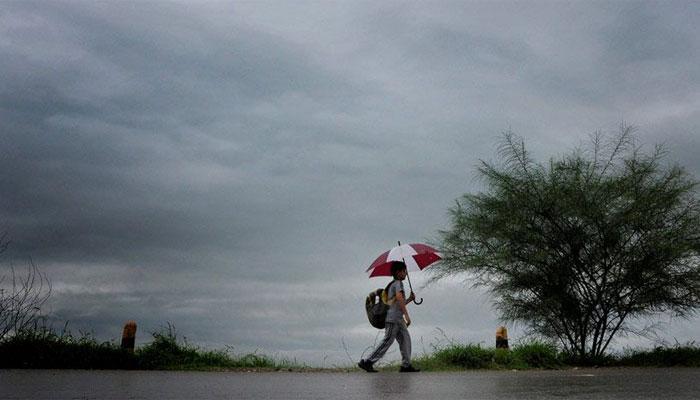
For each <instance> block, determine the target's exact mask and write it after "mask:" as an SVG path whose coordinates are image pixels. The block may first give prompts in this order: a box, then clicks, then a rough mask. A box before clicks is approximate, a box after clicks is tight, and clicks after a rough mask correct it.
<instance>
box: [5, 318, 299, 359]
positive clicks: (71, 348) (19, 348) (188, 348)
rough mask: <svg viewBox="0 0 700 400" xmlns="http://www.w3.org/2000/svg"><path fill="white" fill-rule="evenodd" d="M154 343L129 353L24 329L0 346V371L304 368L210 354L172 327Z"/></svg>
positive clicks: (69, 336) (114, 346)
mask: <svg viewBox="0 0 700 400" xmlns="http://www.w3.org/2000/svg"><path fill="white" fill-rule="evenodd" d="M152 335H153V340H152V341H151V342H150V343H148V344H146V345H145V346H142V347H140V348H137V349H136V351H135V352H133V353H132V352H128V351H126V350H124V349H122V348H121V346H119V345H118V344H116V343H114V342H98V341H97V340H96V339H95V338H94V337H93V336H91V335H89V334H81V335H80V336H74V335H72V334H71V333H70V332H67V331H64V332H62V333H60V334H59V333H56V332H55V331H54V330H52V329H47V328H41V329H34V330H29V331H23V332H20V333H17V334H15V335H13V336H12V337H10V338H7V339H5V340H3V341H2V342H0V368H57V369H60V368H72V369H146V370H149V369H152V370H213V369H241V368H253V369H271V370H279V369H295V370H299V369H305V368H306V366H305V365H299V364H296V363H292V362H290V361H287V360H281V361H278V360H275V359H273V358H271V357H269V356H265V355H262V354H257V353H248V354H243V355H235V354H232V352H230V351H229V350H206V349H202V348H199V347H197V346H193V345H191V344H188V343H187V342H186V341H184V340H178V338H177V335H176V333H175V331H174V329H172V327H171V326H169V327H168V328H167V329H163V330H161V331H160V332H155V333H153V334H152Z"/></svg>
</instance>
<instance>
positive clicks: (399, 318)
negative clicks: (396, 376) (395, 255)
mask: <svg viewBox="0 0 700 400" xmlns="http://www.w3.org/2000/svg"><path fill="white" fill-rule="evenodd" d="M391 275H392V276H393V278H394V280H393V281H391V283H390V284H389V286H387V289H386V292H387V296H386V297H387V299H388V301H387V304H390V306H389V310H388V311H387V314H386V325H385V327H384V339H382V342H381V343H380V344H379V346H377V348H375V349H374V351H372V353H371V354H370V356H369V357H368V358H367V359H361V360H360V362H359V363H358V364H357V366H358V367H360V368H362V369H364V370H365V371H367V372H377V370H376V369H374V363H376V362H377V361H379V359H381V358H382V357H383V356H384V354H386V352H387V351H388V350H389V347H391V345H392V344H393V343H394V340H396V341H397V342H399V350H400V351H401V368H400V369H399V372H419V371H420V370H419V369H417V368H414V367H413V365H411V335H409V333H408V326H409V325H411V317H410V316H409V315H408V309H407V308H406V305H407V304H409V303H410V302H412V301H414V300H415V298H416V296H415V294H413V293H411V295H410V296H408V298H406V296H405V292H404V289H403V280H404V279H406V276H407V275H408V271H407V269H406V264H405V263H404V262H401V261H393V262H392V264H391Z"/></svg>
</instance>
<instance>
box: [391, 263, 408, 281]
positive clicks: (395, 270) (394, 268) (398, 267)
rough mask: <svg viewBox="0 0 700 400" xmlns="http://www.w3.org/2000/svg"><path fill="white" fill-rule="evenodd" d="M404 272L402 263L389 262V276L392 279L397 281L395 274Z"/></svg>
mask: <svg viewBox="0 0 700 400" xmlns="http://www.w3.org/2000/svg"><path fill="white" fill-rule="evenodd" d="M405 270H406V263H404V262H403V261H392V262H391V276H393V277H394V279H399V278H397V277H396V274H398V273H399V271H405Z"/></svg>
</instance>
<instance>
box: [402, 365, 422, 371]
mask: <svg viewBox="0 0 700 400" xmlns="http://www.w3.org/2000/svg"><path fill="white" fill-rule="evenodd" d="M399 372H420V370H419V369H418V368H413V365H409V366H408V367H403V366H402V367H401V369H399Z"/></svg>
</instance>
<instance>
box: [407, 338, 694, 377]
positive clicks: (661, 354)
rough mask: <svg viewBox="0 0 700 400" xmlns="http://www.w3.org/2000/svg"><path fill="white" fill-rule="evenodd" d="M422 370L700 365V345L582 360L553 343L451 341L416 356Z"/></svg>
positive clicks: (627, 351) (644, 350)
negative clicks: (501, 346) (510, 344)
mask: <svg viewBox="0 0 700 400" xmlns="http://www.w3.org/2000/svg"><path fill="white" fill-rule="evenodd" d="M415 363H416V365H418V366H420V367H421V368H422V369H423V370H425V371H455V370H457V371H459V370H465V369H496V370H499V369H503V370H527V369H567V368H574V367H581V366H585V367H592V366H595V367H700V347H698V346H696V345H695V344H694V343H689V344H686V345H680V344H679V345H676V346H673V347H657V348H654V349H651V350H650V349H628V350H625V351H623V352H622V353H618V354H610V355H608V356H606V357H604V358H601V359H599V360H595V361H588V362H585V363H581V362H578V361H576V360H574V359H572V358H571V357H570V356H569V355H567V354H566V353H563V352H561V351H559V350H558V349H557V348H556V347H555V346H553V345H551V344H547V343H544V342H538V341H533V342H529V343H524V344H519V345H515V346H514V347H512V348H511V349H510V350H504V349H495V348H483V347H481V346H480V345H474V344H466V345H459V344H450V345H448V346H444V347H441V348H436V349H435V351H434V352H433V353H432V354H428V355H424V356H422V357H418V358H416V359H415Z"/></svg>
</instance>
